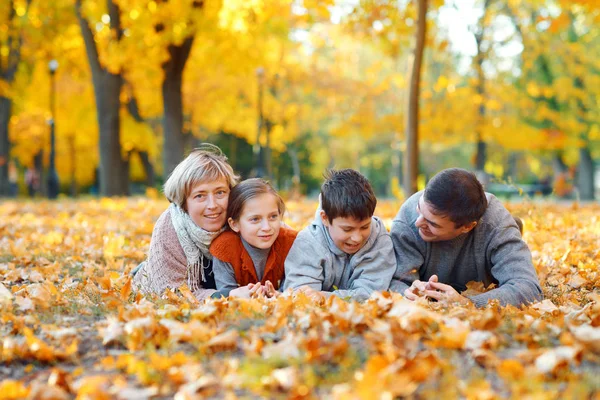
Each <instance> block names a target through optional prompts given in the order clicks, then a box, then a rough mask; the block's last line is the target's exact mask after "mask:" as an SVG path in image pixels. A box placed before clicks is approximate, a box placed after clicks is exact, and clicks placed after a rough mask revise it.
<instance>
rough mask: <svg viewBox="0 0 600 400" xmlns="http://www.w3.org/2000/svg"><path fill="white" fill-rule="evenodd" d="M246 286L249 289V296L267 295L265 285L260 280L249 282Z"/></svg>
mask: <svg viewBox="0 0 600 400" xmlns="http://www.w3.org/2000/svg"><path fill="white" fill-rule="evenodd" d="M248 288H249V289H250V297H265V296H266V295H267V287H266V286H263V285H262V284H261V283H260V282H258V283H249V284H248Z"/></svg>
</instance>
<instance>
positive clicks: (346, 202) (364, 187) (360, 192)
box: [321, 169, 377, 222]
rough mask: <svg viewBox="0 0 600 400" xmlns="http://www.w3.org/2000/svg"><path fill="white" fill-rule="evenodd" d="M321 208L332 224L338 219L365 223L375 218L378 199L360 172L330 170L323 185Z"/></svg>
mask: <svg viewBox="0 0 600 400" xmlns="http://www.w3.org/2000/svg"><path fill="white" fill-rule="evenodd" d="M321 206H322V208H323V211H324V212H325V214H326V215H327V218H328V219H329V221H330V222H331V221H333V219H335V218H338V217H342V218H348V217H352V218H355V219H357V220H358V221H363V220H365V219H368V218H371V217H372V216H373V213H374V212H375V206H377V198H376V197H375V193H373V188H372V187H371V184H370V183H369V181H368V180H367V178H365V177H364V176H363V175H362V174H361V173H360V172H357V171H355V170H353V169H342V170H339V171H336V170H329V171H327V173H326V174H325V182H323V185H321Z"/></svg>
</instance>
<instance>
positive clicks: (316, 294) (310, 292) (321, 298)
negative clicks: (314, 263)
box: [296, 286, 325, 304]
mask: <svg viewBox="0 0 600 400" xmlns="http://www.w3.org/2000/svg"><path fill="white" fill-rule="evenodd" d="M296 290H297V291H298V292H300V293H304V294H305V295H306V297H308V298H309V299H311V300H312V301H314V302H315V303H317V304H322V303H324V302H325V295H324V294H323V293H321V292H320V291H318V290H314V289H313V288H311V287H310V286H301V287H299V288H298V289H296Z"/></svg>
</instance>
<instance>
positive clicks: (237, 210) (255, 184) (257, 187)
mask: <svg viewBox="0 0 600 400" xmlns="http://www.w3.org/2000/svg"><path fill="white" fill-rule="evenodd" d="M263 194H272V195H273V196H275V201H276V202H277V208H278V209H279V215H283V213H284V212H285V204H284V202H283V199H282V198H281V196H279V193H277V191H276V190H275V189H273V187H272V186H271V184H270V183H269V182H267V181H265V180H264V179H260V178H252V179H246V180H245V181H242V182H240V183H238V184H237V185H235V186H234V187H233V189H231V192H230V193H229V203H228V204H227V219H229V218H231V219H233V220H234V221H238V220H239V219H240V216H241V215H242V212H243V211H244V206H245V205H246V202H247V201H248V200H252V199H253V198H255V197H258V196H260V195H263Z"/></svg>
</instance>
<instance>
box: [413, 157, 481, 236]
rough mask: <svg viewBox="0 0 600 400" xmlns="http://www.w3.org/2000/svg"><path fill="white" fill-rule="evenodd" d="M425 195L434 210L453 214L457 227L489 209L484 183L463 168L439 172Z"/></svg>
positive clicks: (475, 219)
mask: <svg viewBox="0 0 600 400" xmlns="http://www.w3.org/2000/svg"><path fill="white" fill-rule="evenodd" d="M423 196H424V200H425V201H426V202H427V203H428V204H429V205H430V206H431V207H432V208H433V210H432V212H433V213H434V214H436V215H443V216H446V217H448V218H450V220H451V221H452V222H454V225H455V227H456V228H460V227H462V226H465V225H467V224H470V223H471V222H474V221H479V219H480V218H481V217H482V216H483V214H484V213H485V210H486V209H487V198H486V197H485V192H484V191H483V186H482V185H481V183H480V182H479V181H478V180H477V177H476V176H475V174H473V173H472V172H469V171H467V170H465V169H462V168H449V169H445V170H443V171H440V172H439V173H437V174H436V175H435V176H434V177H433V178H431V180H430V181H429V182H428V183H427V186H426V187H425V193H424V194H423Z"/></svg>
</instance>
